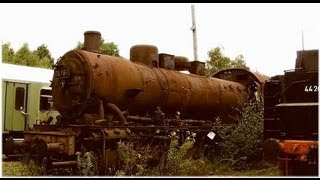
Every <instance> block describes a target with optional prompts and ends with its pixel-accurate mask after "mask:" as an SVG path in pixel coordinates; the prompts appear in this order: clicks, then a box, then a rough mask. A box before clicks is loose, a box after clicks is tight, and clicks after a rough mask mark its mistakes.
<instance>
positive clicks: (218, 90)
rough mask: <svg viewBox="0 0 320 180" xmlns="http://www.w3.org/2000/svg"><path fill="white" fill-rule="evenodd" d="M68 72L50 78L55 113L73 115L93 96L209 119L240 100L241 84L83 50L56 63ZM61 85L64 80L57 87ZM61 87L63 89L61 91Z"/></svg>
mask: <svg viewBox="0 0 320 180" xmlns="http://www.w3.org/2000/svg"><path fill="white" fill-rule="evenodd" d="M58 66H60V67H65V66H68V67H70V74H71V76H70V78H69V79H63V78H54V79H53V86H52V89H53V90H52V91H53V101H54V103H55V105H56V106H57V107H58V110H59V111H60V113H61V114H64V113H63V111H66V112H68V113H70V112H71V111H72V110H73V109H75V111H76V110H78V109H79V105H80V106H81V104H85V103H86V102H87V100H88V99H89V97H90V95H91V94H92V93H94V94H95V95H96V96H97V97H98V98H99V99H102V100H103V101H105V102H106V103H108V102H110V103H113V104H115V105H117V106H118V107H119V108H120V109H121V110H125V109H128V110H129V112H137V113H139V112H143V113H145V112H146V111H153V110H154V109H155V108H156V107H157V106H160V107H161V109H163V110H164V111H165V113H166V114H167V113H169V114H170V113H174V112H175V111H181V112H185V114H188V116H190V117H192V116H193V117H194V118H206V119H208V118H213V116H214V114H210V115H209V114H208V112H212V113H218V112H219V113H220V112H228V111H229V110H231V108H232V107H234V106H236V105H238V104H239V103H241V102H240V101H239V100H240V99H245V98H246V95H247V94H246V91H245V89H246V87H245V86H244V85H243V84H240V83H237V82H232V81H227V80H223V79H217V78H211V77H204V76H197V75H192V74H191V75H188V74H182V73H179V72H177V71H171V70H166V69H159V68H150V67H148V66H145V65H142V64H137V63H132V62H131V61H128V60H125V59H122V58H117V57H112V56H108V55H102V54H96V53H92V52H87V51H70V52H68V53H66V54H65V55H64V56H63V59H61V60H60V61H59V62H58ZM62 81H64V82H63V83H62ZM63 84H65V86H64V87H63Z"/></svg>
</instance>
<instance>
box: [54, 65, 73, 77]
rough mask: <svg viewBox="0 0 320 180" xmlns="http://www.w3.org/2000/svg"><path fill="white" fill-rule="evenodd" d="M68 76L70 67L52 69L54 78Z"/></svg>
mask: <svg viewBox="0 0 320 180" xmlns="http://www.w3.org/2000/svg"><path fill="white" fill-rule="evenodd" d="M69 76H70V68H69V67H63V68H59V69H55V70H54V77H55V78H68V77H69Z"/></svg>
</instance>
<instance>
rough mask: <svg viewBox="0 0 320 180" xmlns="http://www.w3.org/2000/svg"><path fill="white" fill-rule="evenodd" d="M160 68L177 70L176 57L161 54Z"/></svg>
mask: <svg viewBox="0 0 320 180" xmlns="http://www.w3.org/2000/svg"><path fill="white" fill-rule="evenodd" d="M159 67H160V68H163V69H169V70H175V61H174V55H171V54H165V53H161V54H159Z"/></svg>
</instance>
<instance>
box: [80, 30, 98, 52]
mask: <svg viewBox="0 0 320 180" xmlns="http://www.w3.org/2000/svg"><path fill="white" fill-rule="evenodd" d="M100 41H101V33H100V32H99V31H86V32H85V33H84V50H86V51H93V52H100Z"/></svg>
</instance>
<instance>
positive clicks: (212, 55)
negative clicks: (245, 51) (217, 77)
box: [206, 47, 249, 75]
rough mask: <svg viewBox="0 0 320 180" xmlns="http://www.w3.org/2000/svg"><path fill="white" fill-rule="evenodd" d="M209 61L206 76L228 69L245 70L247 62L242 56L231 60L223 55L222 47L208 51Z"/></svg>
mask: <svg viewBox="0 0 320 180" xmlns="http://www.w3.org/2000/svg"><path fill="white" fill-rule="evenodd" d="M208 56H209V60H207V61H206V74H207V75H213V74H215V73H216V72H218V71H220V70H223V69H227V68H245V69H249V68H248V67H247V66H246V62H245V60H244V57H243V55H242V54H240V55H238V56H236V58H235V59H231V58H229V57H227V56H225V55H223V53H222V50H221V48H220V47H216V48H214V49H212V50H210V51H208Z"/></svg>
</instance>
